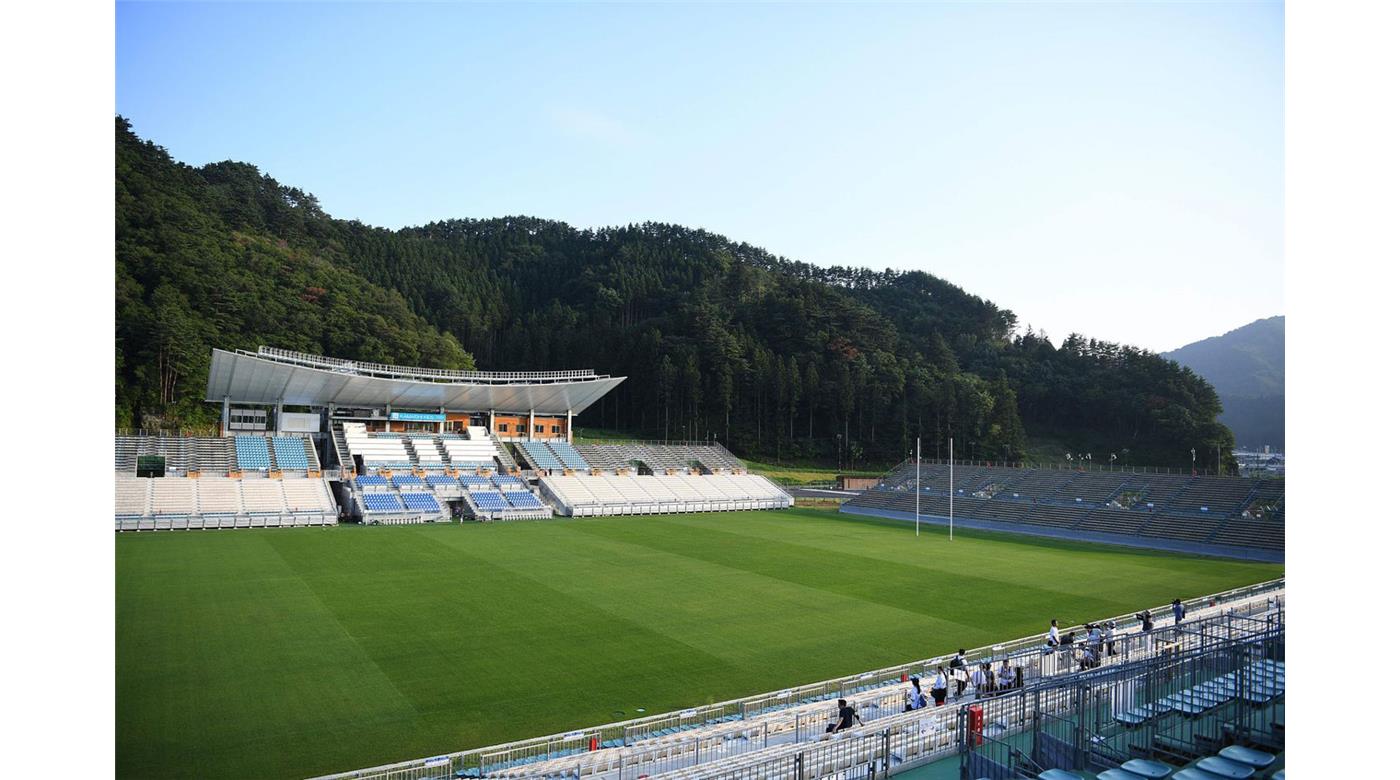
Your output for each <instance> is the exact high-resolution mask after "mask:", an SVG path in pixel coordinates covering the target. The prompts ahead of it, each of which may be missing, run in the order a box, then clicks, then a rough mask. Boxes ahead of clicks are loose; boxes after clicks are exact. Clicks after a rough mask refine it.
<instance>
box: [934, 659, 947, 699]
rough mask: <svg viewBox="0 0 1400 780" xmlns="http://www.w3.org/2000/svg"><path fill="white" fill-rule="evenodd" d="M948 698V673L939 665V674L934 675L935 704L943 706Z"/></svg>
mask: <svg viewBox="0 0 1400 780" xmlns="http://www.w3.org/2000/svg"><path fill="white" fill-rule="evenodd" d="M947 700H948V675H947V674H945V673H944V671H943V667H941V666H940V667H938V674H935V675H934V676H933V706H935V707H942V706H943V702H945V701H947Z"/></svg>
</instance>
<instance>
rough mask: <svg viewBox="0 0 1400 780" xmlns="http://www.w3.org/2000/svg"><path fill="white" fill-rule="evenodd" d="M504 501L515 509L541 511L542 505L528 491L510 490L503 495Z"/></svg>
mask: <svg viewBox="0 0 1400 780" xmlns="http://www.w3.org/2000/svg"><path fill="white" fill-rule="evenodd" d="M505 497H506V501H509V502H510V505H511V506H512V507H515V508H516V509H543V508H544V504H541V503H540V500H539V499H538V498H535V494H534V493H531V492H530V491H528V490H511V491H508V492H507V493H506V494H505Z"/></svg>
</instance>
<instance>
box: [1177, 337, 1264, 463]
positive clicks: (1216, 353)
mask: <svg viewBox="0 0 1400 780" xmlns="http://www.w3.org/2000/svg"><path fill="white" fill-rule="evenodd" d="M1284 332H1285V320H1284V317H1283V315H1277V316H1274V317H1265V318H1261V319H1258V320H1255V321H1254V322H1251V323H1248V324H1246V325H1241V326H1240V327H1238V328H1235V329H1233V330H1230V331H1227V332H1225V333H1222V334H1220V335H1219V336H1212V337H1210V338H1206V339H1201V340H1200V341H1196V342H1192V343H1191V344H1187V345H1185V346H1183V347H1180V348H1178V349H1174V350H1172V351H1170V352H1166V353H1163V355H1162V356H1163V357H1164V358H1167V359H1168V360H1174V361H1176V362H1177V363H1179V364H1181V365H1183V366H1185V367H1187V368H1189V369H1191V371H1193V372H1195V373H1196V374H1199V375H1200V376H1202V377H1204V378H1205V380H1206V381H1208V382H1210V383H1211V385H1212V386H1213V387H1214V388H1215V390H1216V393H1217V394H1218V395H1219V397H1220V403H1221V407H1222V411H1221V416H1220V421H1221V422H1222V423H1224V424H1225V425H1226V426H1228V427H1229V428H1230V430H1231V431H1232V432H1233V433H1234V438H1235V440H1236V442H1237V443H1239V444H1240V445H1241V446H1245V447H1250V448H1254V449H1258V448H1262V447H1263V446H1264V445H1266V444H1267V445H1270V446H1271V447H1272V448H1274V449H1276V450H1279V451H1282V450H1283V448H1284V441H1285V426H1284V409H1285V392H1284V384H1285V383H1284V355H1285V349H1284Z"/></svg>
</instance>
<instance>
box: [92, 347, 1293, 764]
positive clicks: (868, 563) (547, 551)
mask: <svg viewBox="0 0 1400 780" xmlns="http://www.w3.org/2000/svg"><path fill="white" fill-rule="evenodd" d="M209 365H210V368H209V374H208V382H207V387H206V392H205V395H204V400H205V401H206V402H207V403H209V404H211V405H213V406H214V407H215V408H217V409H218V415H219V424H218V431H217V435H212V436H178V435H169V434H155V433H151V434H148V433H143V432H126V433H122V434H119V435H118V436H117V437H116V442H115V447H116V470H117V473H116V496H115V513H114V515H115V516H114V527H115V530H116V531H117V532H118V538H117V573H118V597H117V615H118V623H119V626H121V629H120V631H119V634H118V643H117V667H118V724H119V727H118V751H117V752H118V770H119V773H121V774H123V775H129V776H190V775H198V776H205V777H319V778H327V779H328V778H346V779H348V778H385V779H388V778H394V779H396V780H399V779H402V780H408V779H410V778H412V779H415V780H417V779H420V778H421V779H423V780H427V779H428V778H432V779H435V780H436V779H437V778H442V779H444V780H445V779H446V778H572V779H575V780H578V779H581V778H599V779H600V780H602V779H604V778H619V779H620V780H640V778H665V779H666V780H672V779H674V780H681V779H682V778H687V779H689V778H697V779H698V778H735V779H736V780H737V779H738V778H753V779H754V780H759V779H760V778H786V777H800V778H813V779H814V780H824V779H826V778H857V777H860V778H872V777H887V776H890V775H903V776H905V777H907V778H909V779H910V780H920V779H921V778H923V779H931V778H943V777H948V778H951V777H960V778H969V779H971V778H983V777H985V778H1019V777H1041V778H1047V779H1048V780H1056V779H1062V778H1084V777H1094V776H1097V777H1101V778H1128V779H1129V780H1132V779H1133V778H1141V777H1166V776H1175V777H1184V778H1208V779H1209V778H1219V777H1235V778H1246V777H1276V778H1283V777H1284V771H1283V769H1282V767H1283V766H1284V758H1283V753H1284V751H1283V748H1284V742H1283V733H1284V662H1285V658H1284V650H1283V648H1284V644H1283V639H1284V601H1285V599H1284V597H1285V589H1284V582H1283V580H1282V579H1281V577H1282V566H1281V563H1282V560H1283V549H1284V535H1283V523H1284V493H1283V488H1284V483H1283V480H1281V479H1253V478H1240V477H1228V476H1217V475H1211V476H1205V475H1196V474H1191V473H1179V472H1177V473H1171V472H1166V471H1159V470H1152V469H1121V468H1120V469H1112V468H1107V469H1088V468H1086V467H1084V466H1083V465H1080V466H1078V467H1075V468H1047V467H1038V468H1037V467H1028V466H1023V465H1018V464H1009V463H991V462H987V461H972V462H968V461H949V460H946V459H945V460H929V459H925V460H918V461H916V460H912V459H911V460H909V461H906V462H904V463H901V464H898V465H896V466H894V467H893V468H891V469H889V470H888V472H887V473H885V474H884V476H883V477H881V478H879V479H878V480H875V484H874V485H873V486H871V487H870V488H868V489H866V490H863V491H859V492H858V493H857V494H855V495H852V496H850V497H849V499H848V500H846V501H845V502H844V503H843V504H842V505H841V507H840V511H839V512H832V511H829V510H821V509H813V508H801V507H797V506H795V504H796V500H795V499H794V497H793V495H792V494H791V493H790V492H789V491H788V490H786V489H784V488H783V487H782V486H780V485H778V484H776V483H775V482H774V481H773V480H770V479H768V478H766V477H764V476H762V475H760V474H756V473H753V472H752V471H751V470H750V469H749V468H748V467H747V466H746V464H745V462H744V461H742V460H740V459H739V458H737V457H735V455H734V454H733V453H731V452H730V451H729V450H728V449H727V448H726V447H724V446H722V445H721V444H719V443H718V442H716V441H714V440H709V441H704V440H702V441H608V442H592V441H590V442H582V441H578V440H577V439H576V435H575V434H576V432H575V428H574V421H575V417H576V416H577V415H579V414H580V413H582V412H584V411H585V410H587V409H588V408H589V407H590V406H592V405H594V404H596V403H598V402H599V401H600V400H601V399H603V398H604V397H605V396H607V395H608V394H609V393H610V392H613V391H614V390H616V388H618V387H619V386H620V385H622V383H623V382H624V381H626V377H614V376H607V375H601V374H598V373H595V372H594V371H591V370H567V371H534V372H485V371H451V370H442V369H433V368H421V367H410V366H395V365H385V364H377V363H365V362H360V361H354V360H348V359H340V358H333V357H326V356H321V355H314V354H308V353H301V352H296V351H291V350H286V349H280V348H275V347H269V346H263V347H260V348H258V349H257V350H255V351H244V350H222V349H215V350H214V351H213V353H212V354H211V356H210V362H209ZM508 521H520V522H508ZM916 525H917V526H918V529H919V535H918V536H916V535H915V526H916ZM177 531H182V532H184V533H175V532H177ZM191 531H200V532H201V533H197V534H194V533H189V532H191ZM147 532H153V533H147ZM1173 599H1181V600H1182V606H1183V608H1184V609H1183V612H1182V613H1181V614H1174V612H1173V606H1172V605H1169V602H1171V601H1172V600H1173ZM1052 618H1055V619H1057V620H1058V632H1059V633H1058V636H1057V641H1055V642H1053V643H1047V639H1046V635H1045V633H1044V632H1045V630H1046V626H1047V624H1048V623H1049V621H1050V620H1051V619H1052ZM984 665H985V666H984ZM984 669H985V670H987V671H986V673H985V676H984V677H979V676H977V675H978V673H979V672H980V671H982V670H984ZM1001 670H1005V671H1004V672H1003V671H1001ZM916 679H917V680H922V681H923V682H922V684H923V689H922V690H924V691H929V690H930V689H931V686H932V684H933V681H936V680H940V679H943V680H956V681H957V682H950V683H949V687H953V686H954V685H956V686H957V687H960V688H963V689H964V690H962V691H961V692H960V693H953V694H950V695H949V698H948V700H947V702H946V703H942V702H940V704H939V705H938V706H935V705H934V704H932V703H931V702H930V703H928V705H927V706H923V705H922V704H920V706H916V707H912V708H911V707H910V705H911V702H913V701H914V700H913V698H911V694H910V691H911V690H912V686H913V682H912V681H914V680H916ZM843 701H844V702H846V703H847V704H846V705H839V702H843ZM845 707H849V708H850V710H851V712H853V713H854V716H858V719H859V721H858V723H854V724H850V725H851V727H850V728H841V729H838V730H835V731H834V732H833V731H832V730H831V729H832V728H833V727H834V726H836V725H837V724H838V723H840V722H841V721H842V719H843V718H844V717H845V716H844V715H843V714H842V712H843V710H844V708H845ZM357 767H359V768H357Z"/></svg>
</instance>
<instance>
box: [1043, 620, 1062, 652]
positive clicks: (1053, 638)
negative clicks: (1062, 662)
mask: <svg viewBox="0 0 1400 780" xmlns="http://www.w3.org/2000/svg"><path fill="white" fill-rule="evenodd" d="M1045 644H1046V645H1048V646H1050V647H1058V646H1059V645H1060V621H1059V620H1051V621H1050V630H1049V631H1048V632H1046V634H1045Z"/></svg>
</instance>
